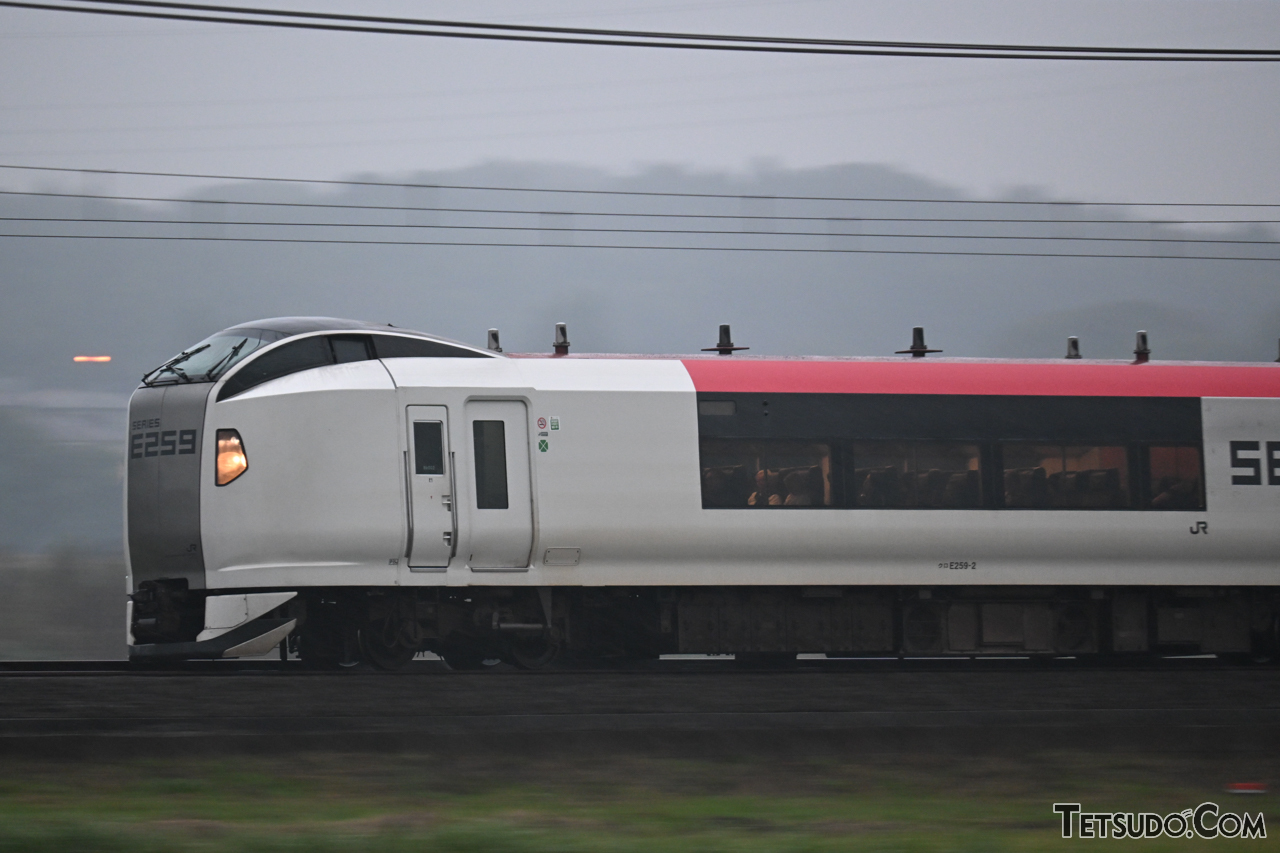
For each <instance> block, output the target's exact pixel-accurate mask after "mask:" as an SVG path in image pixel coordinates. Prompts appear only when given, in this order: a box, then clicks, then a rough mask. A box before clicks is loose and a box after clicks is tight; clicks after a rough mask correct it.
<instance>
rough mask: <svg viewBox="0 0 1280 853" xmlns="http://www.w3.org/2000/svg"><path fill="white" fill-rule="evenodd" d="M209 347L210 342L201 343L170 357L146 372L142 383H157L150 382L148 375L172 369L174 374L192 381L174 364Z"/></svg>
mask: <svg viewBox="0 0 1280 853" xmlns="http://www.w3.org/2000/svg"><path fill="white" fill-rule="evenodd" d="M208 348H209V345H208V344H201V345H200V346H198V347H195V348H194V349H189V350H186V351H185V352H180V353H178V354H177V355H175V356H174V357H173V358H171V359H169V360H168V361H166V362H165V363H164V364H162V365H160V366H159V367H157V368H156V369H155V370H153V371H151V372H150V373H147V374H144V375H143V377H142V384H143V385H153V384H155V383H154V382H148V381H147V377H149V376H155V375H156V374H157V373H160V372H161V371H164V370H168V371H171V372H172V373H173V375H175V376H180V377H182V379H183V380H184V381H186V382H190V381H191V380H190V379H189V378H188V377H187V374H185V373H183V372H182V371H181V370H178V369H176V368H175V367H174V365H175V364H177V363H178V362H180V361H185V360H186V359H188V358H191V356H193V355H195V354H196V353H198V352H200V351H201V350H206V349H208Z"/></svg>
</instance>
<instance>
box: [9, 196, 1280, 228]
mask: <svg viewBox="0 0 1280 853" xmlns="http://www.w3.org/2000/svg"><path fill="white" fill-rule="evenodd" d="M6 195H10V196H35V197H39V198H68V199H85V200H89V199H92V200H99V201H144V202H162V203H165V204H209V205H228V206H237V205H243V206H245V207H276V208H282V207H298V208H319V209H333V210H382V211H393V212H404V213H414V212H421V213H485V214H509V215H522V216H540V215H548V214H552V215H556V216H615V217H619V216H620V217H636V218H647V219H717V220H719V219H732V220H740V219H742V220H764V221H775V220H776V221H780V222H974V223H1011V224H1023V223H1027V224H1044V225H1075V224H1082V225H1275V224H1280V219H1256V218H1255V219H1079V218H1072V219H1058V218H1054V219H1033V218H1029V217H1019V218H993V217H946V216H832V215H828V216H795V215H790V214H787V215H783V214H779V215H776V216H769V215H766V214H738V213H652V212H637V211H617V210H529V209H518V208H503V207H435V206H432V207H423V206H416V205H396V204H339V203H334V202H306V201H245V200H237V199H220V198H195V197H179V196H133V195H104V194H100V193H57V192H42V191H35V190H0V196H6ZM159 221H167V220H159ZM224 224H225V223H224ZM284 224H289V223H284Z"/></svg>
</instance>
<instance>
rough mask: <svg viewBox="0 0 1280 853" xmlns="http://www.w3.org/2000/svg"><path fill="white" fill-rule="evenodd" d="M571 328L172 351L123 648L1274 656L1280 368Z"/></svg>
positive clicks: (217, 652)
mask: <svg viewBox="0 0 1280 853" xmlns="http://www.w3.org/2000/svg"><path fill="white" fill-rule="evenodd" d="M557 349H558V351H559V354H556V355H547V356H534V355H503V354H501V352H500V351H492V350H485V349H477V348H473V347H468V346H465V345H463V344H458V343H455V342H451V341H446V340H442V339H439V338H435V337H431V336H428V335H423V334H420V333H416V332H409V331H404V330H401V329H397V328H393V327H388V326H375V325H372V324H367V323H357V322H351V321H344V320H333V319H328V318H309V317H300V318H278V319H273V320H263V321H259V322H255V323H247V324H244V325H243V326H237V327H234V328H231V329H228V330H226V331H223V332H219V333H218V334H216V335H214V336H213V337H211V338H209V339H208V340H207V341H205V342H204V343H202V344H201V345H199V346H197V347H194V348H192V349H191V350H188V351H187V352H185V353H183V354H181V355H179V356H178V357H176V358H175V359H173V360H171V361H170V362H169V363H167V364H166V365H164V366H162V367H160V368H157V369H156V370H155V371H153V372H152V373H150V374H148V376H147V377H145V379H144V381H143V384H142V386H141V387H139V388H138V390H137V391H136V392H135V393H134V395H133V398H132V400H131V402H130V412H129V421H130V436H129V458H128V464H127V484H126V492H127V513H126V515H127V518H126V540H127V545H128V557H129V570H130V603H129V643H130V655H131V657H132V658H134V659H153V658H190V657H206V658H208V657H235V656H243V655H253V654H262V653H264V652H267V651H270V650H271V649H272V648H274V647H276V646H280V645H282V644H284V645H285V647H287V648H289V649H292V650H294V651H296V652H297V653H298V654H299V656H301V657H302V659H303V660H305V661H308V662H310V663H312V664H315V665H318V666H326V665H337V664H339V663H342V662H353V661H357V660H364V661H367V662H369V663H371V664H373V665H375V666H377V667H381V668H393V667H396V666H399V665H402V664H403V663H405V662H407V661H408V660H409V659H411V658H412V657H413V655H414V654H416V653H417V652H419V651H423V650H430V651H434V652H437V653H439V654H440V655H441V656H442V657H444V658H445V659H446V660H447V661H448V662H450V663H451V664H452V665H454V666H456V667H466V666H474V665H478V664H479V662H480V661H482V660H484V659H490V658H502V659H505V660H509V661H512V662H514V663H516V664H518V665H521V666H527V667H537V666H542V665H547V664H549V663H551V662H553V661H555V660H558V659H561V658H562V657H563V656H564V655H565V654H566V653H571V654H573V655H576V656H578V657H582V658H609V657H614V658H617V657H646V656H657V655H661V654H668V653H734V654H737V655H740V656H742V655H781V656H794V655H795V654H797V653H809V652H825V653H828V654H829V655H948V654H957V655H977V654H1010V653H1014V654H1033V655H1085V654H1123V653H1144V652H1145V653H1153V652H1166V653H1206V652H1207V653H1218V654H1241V655H1245V654H1255V655H1256V654H1271V653H1275V652H1276V651H1278V649H1277V639H1278V637H1277V626H1278V624H1280V621H1278V620H1280V364H1271V363H1256V364H1218V363H1214V364H1208V363H1171V362H1170V363H1160V362H1147V363H1132V364H1131V363H1125V362H1103V361H1093V360H1083V359H1080V360H1076V359H1063V360H1054V361H1047V360H1045V361H996V360H976V359H944V358H933V357H931V358H913V357H910V356H901V357H890V358H874V359H870V358H752V357H745V356H742V355H727V354H724V353H719V352H717V353H715V354H708V355H702V356H692V357H683V356H682V357H651V356H612V355H578V354H573V355H569V354H567V350H568V347H567V344H564V345H562V346H560V347H558V348H557ZM725 352H726V353H727V352H728V350H726V351H725Z"/></svg>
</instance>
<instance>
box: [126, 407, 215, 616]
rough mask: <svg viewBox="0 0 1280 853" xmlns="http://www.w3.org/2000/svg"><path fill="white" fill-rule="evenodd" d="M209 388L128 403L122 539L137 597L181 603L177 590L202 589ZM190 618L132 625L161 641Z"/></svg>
mask: <svg viewBox="0 0 1280 853" xmlns="http://www.w3.org/2000/svg"><path fill="white" fill-rule="evenodd" d="M211 388H212V386H211V385H209V384H203V383H202V384H172V385H165V386H156V387H142V388H139V389H138V390H137V391H135V392H134V394H133V397H132V399H130V401H129V436H128V438H129V441H128V448H129V449H128V459H127V460H126V468H125V483H126V485H125V492H126V510H125V512H126V521H125V525H126V530H125V533H126V539H125V541H126V545H127V548H128V552H129V566H130V576H131V589H130V592H131V593H133V594H134V596H135V599H136V598H138V596H139V594H140V593H144V591H148V590H156V589H163V590H165V591H166V592H165V597H166V599H172V600H173V601H174V602H175V603H176V602H177V601H178V600H179V599H180V598H181V597H182V596H181V595H180V593H182V594H186V593H188V592H190V591H194V590H202V589H204V586H205V577H204V554H203V548H202V545H201V539H200V470H201V460H202V458H203V456H204V455H205V450H204V444H205V435H204V412H205V404H206V402H207V400H208V396H209V391H210V389H211ZM142 597H144V598H145V597H146V595H145V594H144V595H143V596H142ZM146 609H147V608H146V607H135V608H134V619H135V620H142V619H151V618H155V616H154V614H146V613H144V612H143V611H145V610H146ZM193 621H195V620H192V619H184V618H176V619H169V620H159V621H157V622H155V623H150V622H148V623H146V624H137V623H135V624H133V625H131V628H132V629H133V630H134V632H135V634H138V635H140V636H146V637H151V638H154V639H155V640H157V641H181V640H185V639H187V638H186V637H185V634H186V633H188V632H189V630H190V629H189V627H188V625H189V623H191V622H193ZM196 630H197V631H198V630H199V628H196ZM170 635H172V636H170ZM190 639H194V637H192V638H190Z"/></svg>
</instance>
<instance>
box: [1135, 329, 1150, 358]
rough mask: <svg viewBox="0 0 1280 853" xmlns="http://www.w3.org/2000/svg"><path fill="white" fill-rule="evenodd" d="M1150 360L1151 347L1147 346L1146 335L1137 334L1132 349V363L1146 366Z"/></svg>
mask: <svg viewBox="0 0 1280 853" xmlns="http://www.w3.org/2000/svg"><path fill="white" fill-rule="evenodd" d="M1150 360H1151V347H1149V346H1147V333H1146V332H1145V331H1143V332H1138V341H1137V343H1136V344H1134V347H1133V363H1134V364H1146V363H1147V362H1148V361H1150Z"/></svg>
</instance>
